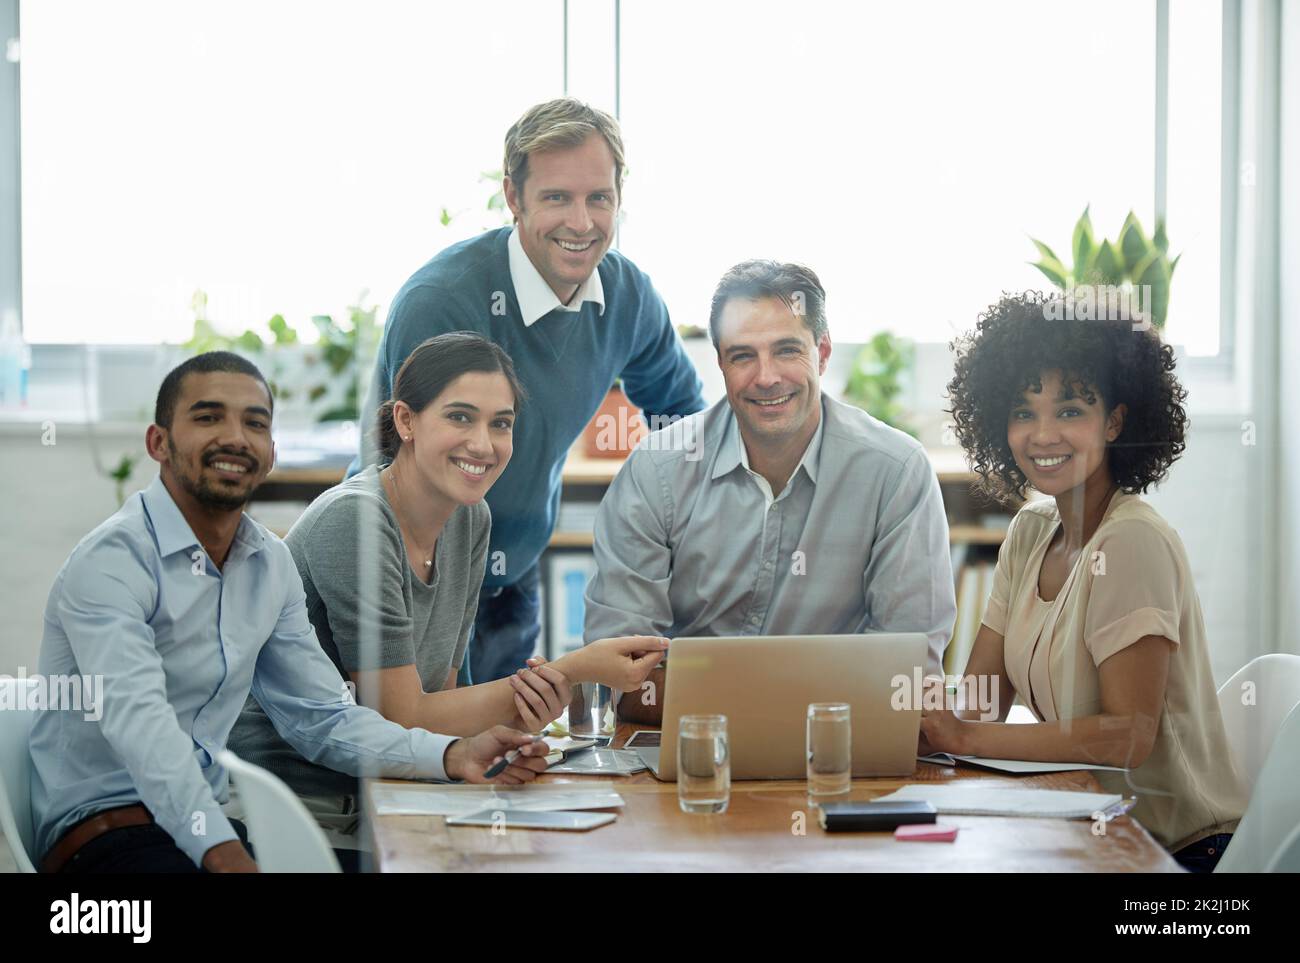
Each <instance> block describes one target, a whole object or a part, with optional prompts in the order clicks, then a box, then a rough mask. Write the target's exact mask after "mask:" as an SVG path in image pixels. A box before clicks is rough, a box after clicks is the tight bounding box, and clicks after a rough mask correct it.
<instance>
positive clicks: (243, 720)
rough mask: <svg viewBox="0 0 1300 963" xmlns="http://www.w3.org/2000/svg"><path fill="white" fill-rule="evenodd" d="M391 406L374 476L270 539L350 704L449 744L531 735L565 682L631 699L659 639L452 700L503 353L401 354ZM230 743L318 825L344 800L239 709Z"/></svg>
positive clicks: (589, 653)
mask: <svg viewBox="0 0 1300 963" xmlns="http://www.w3.org/2000/svg"><path fill="white" fill-rule="evenodd" d="M393 396H394V397H393V399H392V400H390V401H387V402H385V403H384V404H383V405H382V406H381V407H380V410H379V414H378V447H379V450H380V453H381V456H382V458H384V459H386V461H387V464H385V465H384V467H382V468H379V467H376V466H371V467H369V468H367V469H366V470H365V471H363V472H361V473H360V474H358V475H356V476H354V477H352V478H350V479H347V480H346V481H344V482H343V483H341V484H339V485H337V486H335V487H334V488H331V489H330V490H329V491H327V492H325V493H324V494H323V495H321V496H320V497H319V498H318V499H316V501H314V502H312V504H311V505H310V506H309V507H308V509H307V510H306V512H304V513H303V515H302V517H301V518H300V519H299V520H298V521H297V523H296V524H295V525H294V526H293V528H292V530H290V532H289V535H288V537H287V538H286V539H285V541H286V543H287V544H288V546H289V549H290V551H291V552H292V554H293V558H294V561H295V562H296V563H297V566H298V571H299V574H300V575H301V576H302V581H303V588H304V590H305V592H306V597H307V598H306V603H307V614H308V617H309V618H310V619H311V622H312V625H313V626H314V627H315V629H316V634H317V637H318V638H319V640H320V643H321V646H322V647H323V648H324V649H325V651H326V653H327V654H328V655H329V656H330V658H331V659H333V661H334V664H335V665H336V666H338V669H339V672H340V674H341V675H342V677H343V679H345V680H349V682H350V683H352V684H353V685H354V686H355V689H356V691H357V694H358V696H359V699H360V701H361V702H363V703H364V704H366V705H369V706H371V707H373V708H375V709H377V710H379V711H380V712H382V713H383V714H384V716H386V717H387V718H389V719H391V720H393V721H395V722H398V723H400V724H402V725H404V726H408V727H421V728H425V729H431V730H434V731H437V732H445V733H449V734H452V735H471V734H474V733H477V732H481V731H482V730H483V729H485V728H488V727H490V726H493V725H496V724H498V723H503V724H506V725H511V726H515V727H516V728H519V729H523V730H526V731H533V732H536V731H540V730H541V729H542V728H543V727H544V726H545V725H546V724H547V723H548V722H550V721H551V720H553V719H555V718H556V717H558V716H559V715H560V713H561V712H562V711H563V709H564V707H565V706H567V705H568V704H569V701H570V698H571V695H572V692H571V686H572V684H573V683H576V682H600V683H603V684H605V685H609V686H611V687H614V688H616V689H619V690H623V691H626V690H629V689H635V688H637V687H638V686H640V684H641V683H642V682H643V681H644V680H645V678H646V676H647V675H649V673H650V670H651V669H653V668H654V666H656V665H657V664H658V663H659V662H660V660H661V659H662V658H663V653H664V651H665V650H666V648H667V640H664V639H659V638H654V637H644V636H635V637H628V638H618V639H602V640H600V641H599V642H593V643H592V644H590V645H587V646H585V647H583V648H582V649H580V650H578V651H577V652H573V653H570V654H568V655H565V656H564V657H563V658H561V659H558V660H556V661H555V662H552V663H546V662H544V660H542V659H530V660H529V661H528V665H527V666H521V667H520V669H519V671H518V672H517V673H516V674H515V675H512V676H509V677H507V678H505V679H498V680H495V681H492V682H485V683H482V684H481V685H473V686H467V687H462V688H457V686H456V675H457V671H458V670H459V668H460V665H461V662H462V660H463V659H464V657H465V648H466V645H467V644H468V641H469V633H470V629H471V627H472V626H473V624H474V614H475V611H476V610H477V607H478V595H479V588H480V586H481V583H482V581H483V572H484V565H485V562H486V560H487V547H488V535H489V532H490V529H491V516H490V512H489V510H488V506H487V504H486V503H485V502H484V500H483V497H484V495H485V494H486V493H487V490H488V489H489V488H490V487H491V486H492V483H493V482H494V481H495V480H496V479H497V478H498V477H499V476H500V475H501V472H502V471H503V470H504V469H505V467H506V464H507V463H508V462H509V461H510V455H511V451H512V442H511V432H512V430H513V423H514V419H515V414H516V409H517V408H518V407H519V405H520V403H521V402H522V398H523V389H522V387H521V386H520V384H519V382H518V380H517V378H516V376H515V372H514V366H513V364H512V363H511V360H510V357H509V355H507V354H506V353H505V351H503V350H502V349H501V348H500V347H499V346H497V345H496V344H493V343H492V342H490V341H487V340H486V339H484V338H482V337H480V336H478V335H475V334H471V333H469V332H455V333H452V334H444V335H440V336H438V337H436V338H430V339H429V340H428V341H425V342H424V343H423V344H421V345H420V346H419V347H417V348H416V349H415V350H414V351H413V352H412V353H411V355H410V357H409V358H407V360H406V362H405V363H404V364H403V365H402V367H401V370H400V371H399V372H398V374H397V378H396V379H395V381H394V384H393ZM344 684H347V683H344ZM350 687H351V686H350ZM230 745H231V748H232V749H233V750H234V751H235V752H236V753H237V754H239V755H241V756H243V757H244V758H246V759H249V760H250V761H252V762H254V763H257V764H258V765H262V766H264V767H266V768H267V769H270V770H271V771H272V772H275V773H276V774H277V775H279V776H280V777H281V778H283V779H284V780H285V782H287V783H288V784H289V785H290V786H291V787H292V788H293V789H294V790H295V791H296V792H297V793H299V794H300V795H303V796H308V797H325V799H324V800H322V801H323V802H324V803H325V805H324V806H309V808H312V809H313V810H314V811H316V813H317V815H318V818H319V817H320V816H323V815H326V814H337V807H336V805H335V803H336V801H337V800H339V798H340V797H343V798H344V799H345V800H346V797H349V796H352V795H354V794H355V792H356V782H355V780H354V779H353V778H352V777H349V776H346V775H343V774H341V773H337V772H334V771H332V770H328V769H324V768H322V767H320V766H316V765H314V764H312V763H310V762H308V761H307V760H305V759H303V758H302V757H301V756H299V755H298V754H297V753H296V752H295V751H294V750H293V749H292V748H291V747H290V746H289V745H288V743H286V742H284V741H283V740H282V739H281V738H280V737H279V734H278V733H277V732H276V731H275V728H274V726H273V725H272V724H271V721H270V720H269V719H268V718H267V717H266V715H265V713H263V711H262V709H261V707H260V706H259V705H258V704H257V703H256V702H255V701H253V700H251V699H250V700H249V702H248V705H247V706H246V707H245V709H244V712H243V713H242V715H241V717H240V720H239V722H238V724H237V725H236V727H235V730H234V732H233V733H232V735H231V739H230ZM507 772H509V770H507ZM344 808H345V810H346V808H347V807H346V805H345V807H344ZM322 821H323V822H325V821H324V820H322ZM326 824H327V825H330V824H331V823H328V822H327V823H326ZM333 825H338V822H337V821H334V822H333Z"/></svg>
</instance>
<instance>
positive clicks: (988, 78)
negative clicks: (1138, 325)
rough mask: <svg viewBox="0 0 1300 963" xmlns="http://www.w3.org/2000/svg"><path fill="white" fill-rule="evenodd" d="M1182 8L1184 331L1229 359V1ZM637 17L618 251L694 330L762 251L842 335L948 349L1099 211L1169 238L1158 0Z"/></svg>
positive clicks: (708, 9)
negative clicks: (1221, 45)
mask: <svg viewBox="0 0 1300 963" xmlns="http://www.w3.org/2000/svg"><path fill="white" fill-rule="evenodd" d="M1173 6H1174V11H1173V15H1172V17H1171V19H1172V22H1173V23H1174V24H1176V25H1177V27H1176V33H1175V35H1174V36H1173V37H1172V40H1171V47H1172V49H1173V55H1174V56H1173V64H1172V71H1173V88H1174V92H1173V94H1172V96H1171V101H1172V105H1173V114H1172V116H1171V124H1170V156H1171V161H1170V165H1169V166H1170V186H1169V199H1170V224H1169V231H1170V235H1171V237H1172V238H1173V241H1174V250H1183V251H1185V252H1186V255H1185V257H1184V260H1183V263H1182V265H1180V267H1179V269H1178V272H1177V279H1176V283H1175V284H1174V292H1175V294H1174V296H1175V299H1176V300H1175V302H1174V306H1173V310H1172V312H1171V315H1170V317H1171V322H1170V327H1169V336H1170V337H1171V338H1172V339H1174V340H1176V341H1184V342H1186V343H1187V344H1188V346H1189V347H1190V348H1194V349H1195V350H1196V351H1199V352H1201V353H1213V352H1214V351H1216V350H1217V346H1218V287H1217V276H1218V256H1219V246H1218V213H1219V211H1218V204H1219V191H1218V188H1219V185H1218V159H1219V113H1218V112H1219V99H1218V84H1219V49H1218V46H1217V45H1218V42H1219V20H1218V18H1219V17H1220V13H1219V4H1218V3H1182V2H1176V3H1175V4H1174V5H1173ZM623 11H624V12H623V43H622V66H623V74H622V76H623V83H622V113H623V122H624V127H625V129H626V131H627V139H628V144H629V164H630V166H631V168H632V172H633V175H634V176H633V177H632V178H631V179H630V180H629V185H628V200H627V217H626V223H625V225H624V229H623V232H622V236H621V243H622V246H623V248H624V250H626V251H627V252H628V253H629V254H631V255H632V256H633V257H634V258H636V259H637V260H638V261H639V262H640V263H641V264H642V266H643V267H645V268H646V269H647V270H648V271H650V272H651V274H652V275H653V277H654V278H655V281H656V283H657V284H658V285H659V287H660V288H661V290H662V291H663V292H664V295H665V298H666V299H667V301H668V303H669V306H670V308H671V309H672V310H673V312H674V315H675V316H676V317H677V318H679V319H680V320H683V321H694V322H697V323H698V322H700V320H701V319H702V318H703V317H705V316H706V314H707V311H708V304H709V295H710V293H711V291H712V288H713V285H714V283H715V282H716V280H717V278H718V276H719V275H720V274H721V273H722V272H723V270H725V269H726V268H727V267H728V266H730V265H731V264H733V263H735V262H736V261H738V260H741V259H742V258H746V257H754V256H763V257H776V258H780V259H793V260H801V261H804V262H806V263H808V264H810V265H811V266H813V267H814V269H816V270H817V271H818V273H819V274H820V275H821V277H822V281H823V283H824V284H825V285H826V288H827V292H828V312H829V314H830V317H831V323H832V330H833V332H834V334H835V335H836V336H837V337H838V338H841V339H847V340H863V339H865V338H866V337H869V336H870V335H871V334H872V333H874V332H875V331H877V330H880V329H881V328H890V329H892V330H894V331H895V332H897V333H901V334H905V335H909V336H911V337H913V338H917V339H920V340H930V341H935V340H947V339H949V338H951V337H952V335H953V333H954V332H956V331H959V330H964V329H966V328H968V327H970V326H971V325H972V324H973V322H974V319H975V316H976V314H977V312H978V311H979V310H980V309H982V308H983V307H984V306H986V305H988V304H989V303H990V302H991V301H993V300H995V299H996V298H997V296H998V294H999V292H1000V291H1001V290H1003V289H1020V288H1025V287H1043V286H1045V285H1046V283H1047V282H1046V281H1045V279H1044V278H1043V277H1042V276H1041V275H1040V274H1039V273H1038V272H1037V271H1036V270H1035V269H1034V268H1032V267H1030V266H1029V265H1028V264H1027V263H1026V262H1027V261H1029V260H1032V259H1033V258H1034V257H1035V256H1036V255H1035V252H1034V249H1033V247H1032V246H1031V244H1030V242H1029V236H1030V235H1032V236H1034V237H1037V238H1040V239H1042V240H1044V241H1046V242H1047V243H1048V244H1050V245H1051V246H1053V247H1054V248H1055V249H1056V250H1057V251H1058V252H1059V253H1062V254H1064V253H1065V252H1066V251H1067V250H1068V248H1069V243H1070V230H1071V228H1072V227H1073V225H1074V223H1075V220H1076V219H1077V218H1078V216H1079V214H1080V213H1081V212H1082V210H1083V209H1084V206H1085V205H1088V204H1091V215H1092V220H1093V223H1094V225H1095V227H1096V228H1097V230H1098V231H1100V232H1103V233H1105V234H1108V235H1109V236H1110V237H1112V238H1113V237H1115V236H1116V235H1117V234H1118V231H1119V228H1120V226H1121V224H1122V223H1123V220H1124V217H1125V215H1126V214H1127V212H1128V211H1129V210H1130V209H1132V210H1134V211H1135V212H1136V213H1137V215H1138V216H1139V218H1140V219H1141V220H1142V221H1143V223H1144V224H1145V225H1146V228H1147V230H1148V231H1151V230H1152V229H1154V226H1155V225H1154V196H1155V195H1154V184H1155V178H1154V173H1153V171H1154V162H1155V148H1154V143H1155V137H1154V133H1153V132H1154V129H1155V117H1156V100H1155V92H1156V85H1155V64H1154V58H1155V29H1156V17H1155V3H1154V0H1139V2H1134V0H1102V2H1096V0H1087V2H1085V0H1053V2H1043V0H1017V2H1005V0H1004V2H999V3H978V4H975V3H969V2H963V0H935V2H930V3H925V4H904V3H863V4H845V3H833V2H817V0H809V2H802V3H789V2H787V0H744V2H740V0H735V2H725V3H708V4H701V3H696V2H690V0H657V2H655V3H653V4H652V3H647V2H640V0H628V2H625V3H624V4H623ZM1184 14H1186V16H1184ZM1184 308H1187V309H1188V310H1187V311H1186V313H1183V309H1184Z"/></svg>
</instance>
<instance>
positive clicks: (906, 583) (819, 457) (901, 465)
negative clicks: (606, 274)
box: [584, 261, 957, 723]
mask: <svg viewBox="0 0 1300 963" xmlns="http://www.w3.org/2000/svg"><path fill="white" fill-rule="evenodd" d="M709 327H710V331H711V334H712V336H713V343H714V345H715V347H716V348H717V351H718V365H719V367H721V369H722V374H723V379H724V381H725V382H726V388H727V397H726V398H725V399H723V400H722V401H720V402H718V403H717V404H716V405H714V406H713V407H712V408H709V409H708V410H706V411H703V412H700V413H699V414H695V415H691V416H689V417H687V418H685V419H682V420H681V421H678V422H676V423H675V424H672V425H671V426H669V427H668V428H665V429H663V430H662V431H658V432H654V433H652V434H650V435H649V436H647V437H646V438H645V439H644V440H643V441H642V442H641V443H640V444H639V445H638V446H637V448H636V450H635V451H633V452H632V454H631V456H630V457H629V458H628V460H627V462H626V464H624V466H623V467H622V469H620V471H619V473H618V476H617V477H616V478H615V479H614V482H613V484H612V485H611V486H610V488H609V491H608V492H607V493H606V495H605V498H604V500H603V501H602V502H601V504H600V508H599V510H598V511H597V515H596V539H595V555H596V566H597V571H596V575H595V577H594V578H593V579H592V580H591V583H590V584H589V585H588V587H587V599H586V600H587V606H586V623H585V626H584V634H585V636H586V638H587V639H588V640H591V639H597V638H602V637H605V636H610V635H638V634H641V635H665V636H668V637H670V638H671V637H674V636H689V635H712V636H722V635H729V636H730V635H804V634H813V635H836V634H844V633H861V632H923V633H925V634H926V635H927V636H929V639H930V649H929V656H928V665H927V669H928V671H931V672H938V671H941V670H940V665H941V661H942V656H943V650H944V647H945V646H946V645H947V642H948V639H949V637H950V635H951V634H952V627H953V622H954V620H955V618H956V612H957V606H956V600H955V598H954V592H953V579H952V568H951V562H950V560H949V549H948V522H947V518H946V516H945V514H944V509H943V500H942V498H941V496H940V493H939V483H938V479H937V478H936V477H935V474H934V471H933V469H932V468H931V466H930V462H929V459H928V458H927V457H926V454H925V451H924V450H923V449H922V447H921V446H920V444H918V443H917V442H916V441H915V440H914V439H912V438H910V437H908V436H907V435H906V434H904V433H903V432H901V431H897V430H895V429H893V428H890V427H888V426H887V425H884V424H882V423H881V422H879V421H877V420H876V419H874V418H872V417H871V416H870V415H868V414H867V413H866V412H865V411H862V410H861V409H858V408H855V407H853V406H850V405H846V404H843V403H841V402H838V401H836V400H835V399H833V398H830V397H827V396H826V395H824V394H823V393H822V392H821V386H820V378H821V376H822V375H823V374H824V373H825V371H826V364H827V361H828V360H829V359H830V354H831V342H830V335H829V333H828V331H827V323H826V316H825V292H824V291H823V290H822V286H821V282H820V281H819V280H818V279H817V276H816V274H814V273H813V272H812V271H811V270H809V269H808V268H806V267H802V266H800V265H795V264H778V263H777V262H775V261H747V262H745V263H743V264H739V265H737V266H736V267H734V268H732V269H731V270H730V271H728V272H727V274H726V275H724V276H723V278H722V281H721V282H720V283H719V285H718V288H717V291H716V292H715V294H714V297H713V307H712V311H711V312H710V317H709ZM651 683H652V684H654V685H656V686H662V683H663V671H662V670H661V669H658V670H656V671H655V674H653V675H652V677H651ZM662 705H663V700H662V697H661V696H660V695H659V694H658V693H657V692H655V693H650V692H633V693H629V694H627V695H626V696H625V697H624V698H623V701H622V703H621V705H620V715H621V716H622V717H623V718H625V719H629V720H631V721H636V722H647V723H656V722H658V721H659V716H660V710H661V707H662Z"/></svg>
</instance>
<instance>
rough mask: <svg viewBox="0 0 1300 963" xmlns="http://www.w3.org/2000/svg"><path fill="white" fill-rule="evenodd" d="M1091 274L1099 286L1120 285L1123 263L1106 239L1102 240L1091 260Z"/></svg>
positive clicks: (1122, 278) (1122, 277)
mask: <svg viewBox="0 0 1300 963" xmlns="http://www.w3.org/2000/svg"><path fill="white" fill-rule="evenodd" d="M1093 274H1094V275H1095V276H1096V280H1097V282H1098V283H1099V284H1112V285H1116V284H1122V283H1123V281H1124V262H1123V260H1122V259H1121V258H1120V256H1119V253H1118V252H1117V251H1116V250H1115V248H1114V246H1113V245H1112V244H1111V243H1110V241H1109V240H1108V239H1103V240H1102V242H1101V247H1099V248H1097V256H1096V257H1095V258H1094V259H1093Z"/></svg>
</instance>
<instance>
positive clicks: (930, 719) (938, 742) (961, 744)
mask: <svg viewBox="0 0 1300 963" xmlns="http://www.w3.org/2000/svg"><path fill="white" fill-rule="evenodd" d="M969 728H970V723H968V722H965V721H964V720H962V719H959V718H957V713H955V712H952V711H951V710H948V709H923V710H921V739H920V743H919V745H918V748H917V751H918V752H919V753H920V754H921V755H923V756H928V755H929V754H930V753H932V752H949V753H952V754H953V755H956V756H967V755H970V754H971V752H970V747H969V745H968V744H967V742H968V740H967V738H966V737H967V735H968V734H969Z"/></svg>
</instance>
